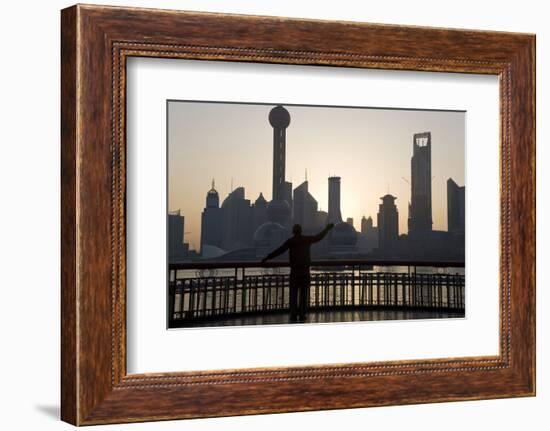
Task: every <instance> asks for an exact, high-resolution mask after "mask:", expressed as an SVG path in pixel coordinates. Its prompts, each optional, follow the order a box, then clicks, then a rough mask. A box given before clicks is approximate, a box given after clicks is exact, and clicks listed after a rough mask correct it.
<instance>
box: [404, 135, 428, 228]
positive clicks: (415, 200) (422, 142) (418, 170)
mask: <svg viewBox="0 0 550 431" xmlns="http://www.w3.org/2000/svg"><path fill="white" fill-rule="evenodd" d="M408 224H409V235H411V234H413V235H414V234H417V233H425V232H428V231H431V230H432V135H431V133H430V132H424V133H415V134H414V136H413V156H412V158H411V202H410V204H409V220H408Z"/></svg>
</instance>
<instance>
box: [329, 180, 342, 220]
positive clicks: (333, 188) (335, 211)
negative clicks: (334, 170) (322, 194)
mask: <svg viewBox="0 0 550 431" xmlns="http://www.w3.org/2000/svg"><path fill="white" fill-rule="evenodd" d="M341 221H342V213H341V211H340V177H329V178H328V222H329V223H334V224H335V225H336V223H340V222H341Z"/></svg>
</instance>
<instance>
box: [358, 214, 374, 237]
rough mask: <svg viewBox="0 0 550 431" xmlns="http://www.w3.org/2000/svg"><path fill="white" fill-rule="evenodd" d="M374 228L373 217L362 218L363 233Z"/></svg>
mask: <svg viewBox="0 0 550 431" xmlns="http://www.w3.org/2000/svg"><path fill="white" fill-rule="evenodd" d="M371 229H372V217H371V216H369V218H366V217H365V216H363V217H362V218H361V233H362V234H366V233H368V232H369V231H370V230H371Z"/></svg>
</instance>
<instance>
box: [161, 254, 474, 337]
mask: <svg viewBox="0 0 550 431" xmlns="http://www.w3.org/2000/svg"><path fill="white" fill-rule="evenodd" d="M375 266H378V267H381V268H378V270H376V271H373V269H372V268H373V267H375ZM388 267H391V268H394V269H396V268H397V267H403V270H402V271H401V272H391V271H388ZM463 267H464V263H462V262H411V261H380V260H378V261H376V260H372V261H364V260H361V261H356V260H347V261H316V262H312V271H311V283H310V289H309V309H310V311H312V312H321V311H330V310H342V309H370V308H372V309H374V308H384V309H390V308H394V309H409V310H426V311H435V310H439V311H449V312H463V311H464V300H465V298H464V274H463V273H460V268H463ZM404 268H406V272H405V270H404ZM419 268H420V269H419ZM220 272H222V274H220ZM247 272H248V273H247ZM288 311H289V274H288V264H287V263H283V262H272V263H269V264H267V265H265V266H261V265H260V264H259V263H251V262H219V263H211V262H209V263H204V262H200V263H199V262H194V263H183V264H174V265H170V267H169V304H168V313H169V326H170V327H177V326H188V325H189V326H191V325H192V324H193V323H194V322H200V321H216V320H222V319H228V318H233V317H239V316H243V315H254V314H265V313H285V312H288Z"/></svg>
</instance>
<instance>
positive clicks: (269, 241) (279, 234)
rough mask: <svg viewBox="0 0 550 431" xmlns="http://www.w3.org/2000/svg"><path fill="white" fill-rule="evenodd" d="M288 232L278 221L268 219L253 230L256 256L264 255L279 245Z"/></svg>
mask: <svg viewBox="0 0 550 431" xmlns="http://www.w3.org/2000/svg"><path fill="white" fill-rule="evenodd" d="M287 236H288V234H287V233H286V229H285V228H284V227H283V226H282V225H281V224H279V223H275V222H271V221H268V222H266V223H264V224H263V225H261V226H260V227H259V228H258V229H256V232H254V247H255V248H256V255H257V256H258V257H265V256H266V255H267V254H268V253H270V252H271V251H273V250H274V249H275V248H277V247H279V246H280V245H281V244H282V243H283V242H284V241H285V239H286V237H287Z"/></svg>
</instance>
